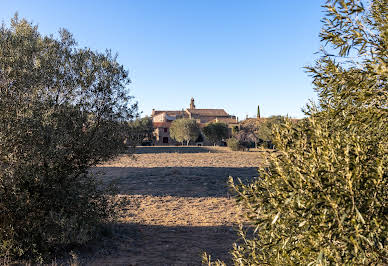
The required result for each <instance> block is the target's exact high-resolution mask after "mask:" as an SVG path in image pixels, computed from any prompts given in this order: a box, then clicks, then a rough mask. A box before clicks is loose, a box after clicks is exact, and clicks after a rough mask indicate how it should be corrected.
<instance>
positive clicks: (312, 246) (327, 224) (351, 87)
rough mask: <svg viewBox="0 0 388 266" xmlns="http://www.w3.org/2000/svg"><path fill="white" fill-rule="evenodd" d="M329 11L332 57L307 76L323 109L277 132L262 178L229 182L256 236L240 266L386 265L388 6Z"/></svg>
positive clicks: (326, 37) (381, 1) (333, 5)
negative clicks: (270, 157)
mask: <svg viewBox="0 0 388 266" xmlns="http://www.w3.org/2000/svg"><path fill="white" fill-rule="evenodd" d="M365 8H367V9H365ZM325 9H326V16H325V18H324V20H323V22H324V26H323V30H322V32H321V35H320V36H321V38H322V41H323V42H324V43H325V44H326V43H327V46H326V48H327V49H330V53H329V52H326V51H323V55H322V57H321V59H319V60H318V61H317V63H316V65H315V66H313V67H309V68H308V71H309V72H310V73H311V75H312V77H313V84H314V86H315V89H316V91H317V93H318V96H319V102H318V105H317V106H316V105H314V104H310V105H308V106H307V107H306V110H305V112H306V114H307V115H308V118H307V119H305V120H302V121H301V122H299V123H292V122H291V121H286V123H285V124H284V125H282V126H280V127H278V128H277V129H276V130H275V132H274V141H275V144H276V148H277V149H278V150H279V152H278V153H276V154H275V155H274V156H273V158H272V159H271V164H270V167H268V168H266V169H262V170H261V171H260V177H259V178H257V179H256V180H255V181H254V182H253V183H251V184H249V185H244V184H241V183H239V182H237V184H236V183H234V182H233V180H231V181H230V183H231V186H232V187H233V188H234V190H235V192H236V193H237V201H238V202H239V203H240V204H241V205H242V206H243V208H244V209H245V211H246V217H247V218H248V220H249V221H250V223H251V225H252V226H253V228H254V232H253V233H252V234H247V233H245V232H244V231H243V230H241V231H240V236H241V238H242V242H240V243H238V244H236V245H235V246H234V248H233V251H232V255H233V260H234V264H235V265H265V264H269V265H300V264H302V265H385V264H388V247H387V237H388V228H387V226H388V221H387V213H388V209H387V208H388V207H387V206H388V202H387V200H388V189H387V176H388V171H387V166H388V91H387V80H388V49H387V48H388V17H387V16H388V5H387V2H386V1H385V0H374V1H371V5H370V6H369V5H366V4H365V5H362V2H361V1H357V0H345V1H334V0H332V1H328V3H327V5H325ZM205 261H206V262H207V263H209V264H210V262H209V261H208V259H207V258H205ZM214 264H218V265H221V264H222V262H219V261H218V262H216V263H214Z"/></svg>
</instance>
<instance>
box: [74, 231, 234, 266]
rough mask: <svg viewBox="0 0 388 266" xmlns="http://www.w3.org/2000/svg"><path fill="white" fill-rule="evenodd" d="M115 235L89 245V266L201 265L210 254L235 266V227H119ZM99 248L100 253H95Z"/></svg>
mask: <svg viewBox="0 0 388 266" xmlns="http://www.w3.org/2000/svg"><path fill="white" fill-rule="evenodd" d="M112 228H113V231H112V236H110V237H108V238H106V239H103V240H102V241H99V242H96V243H95V245H94V246H93V245H88V248H89V250H90V251H89V254H90V255H89V256H88V252H85V251H84V252H83V258H81V260H83V261H84V262H85V264H87V265H201V256H202V254H203V252H206V253H208V254H210V255H211V256H212V258H218V259H221V260H223V261H225V262H226V263H227V264H228V265H230V264H231V260H230V259H231V256H230V255H229V251H230V250H231V249H232V246H233V243H234V242H235V241H236V240H237V238H238V236H237V233H236V228H234V227H232V226H160V225H142V224H115V225H114V226H113V227H112ZM96 249H98V251H97V252H93V251H92V250H96Z"/></svg>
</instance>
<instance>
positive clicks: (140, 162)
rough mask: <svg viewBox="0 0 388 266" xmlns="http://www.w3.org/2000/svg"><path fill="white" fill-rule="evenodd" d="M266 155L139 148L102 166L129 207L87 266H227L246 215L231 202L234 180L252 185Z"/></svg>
mask: <svg viewBox="0 0 388 266" xmlns="http://www.w3.org/2000/svg"><path fill="white" fill-rule="evenodd" d="M265 158H266V152H258V151H256V152H230V151H228V150H227V149H226V148H220V147H217V148H214V147H211V148H207V147H141V148H138V149H137V151H136V154H135V155H134V158H131V156H129V155H122V156H120V157H118V158H116V159H115V160H113V161H110V162H108V163H106V164H103V165H100V166H99V167H97V168H95V169H94V171H102V172H103V173H104V174H103V176H102V178H103V179H104V180H105V181H115V182H116V184H117V185H118V187H119V197H121V198H125V199H128V203H127V204H126V206H125V207H124V208H123V210H122V216H121V218H120V221H119V224H116V225H114V226H113V233H112V235H111V236H110V237H109V238H107V239H106V240H104V241H103V243H99V246H98V247H97V249H96V250H95V251H93V254H92V255H91V256H90V257H89V258H91V259H88V260H87V264H89V265H201V254H202V253H203V252H204V251H206V252H207V253H209V254H211V256H212V258H220V259H222V260H224V261H226V262H228V261H230V257H229V255H228V252H229V250H230V249H231V248H232V244H233V242H235V241H236V239H237V234H236V232H235V228H236V225H237V224H238V221H239V219H241V218H240V215H241V210H239V208H238V207H236V205H235V201H234V199H233V198H231V197H230V195H229V192H228V188H227V185H226V182H227V179H228V177H229V176H233V177H234V178H237V177H240V178H242V179H245V180H247V179H248V180H249V179H251V178H253V177H255V176H257V167H259V166H260V165H263V164H264V163H265Z"/></svg>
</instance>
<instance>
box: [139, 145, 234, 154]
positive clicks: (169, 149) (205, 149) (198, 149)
mask: <svg viewBox="0 0 388 266" xmlns="http://www.w3.org/2000/svg"><path fill="white" fill-rule="evenodd" d="M134 151H135V154H149V153H223V152H229V150H228V149H226V148H224V147H212V146H138V147H136V148H135V150H134Z"/></svg>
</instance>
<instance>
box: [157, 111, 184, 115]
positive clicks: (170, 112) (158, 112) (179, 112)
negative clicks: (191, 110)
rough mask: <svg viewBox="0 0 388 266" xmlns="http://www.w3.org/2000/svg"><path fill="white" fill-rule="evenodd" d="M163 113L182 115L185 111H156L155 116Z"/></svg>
mask: <svg viewBox="0 0 388 266" xmlns="http://www.w3.org/2000/svg"><path fill="white" fill-rule="evenodd" d="M161 113H166V114H167V115H181V114H183V113H184V111H182V110H181V111H161V110H155V111H154V113H153V115H154V116H155V115H158V114H161Z"/></svg>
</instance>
